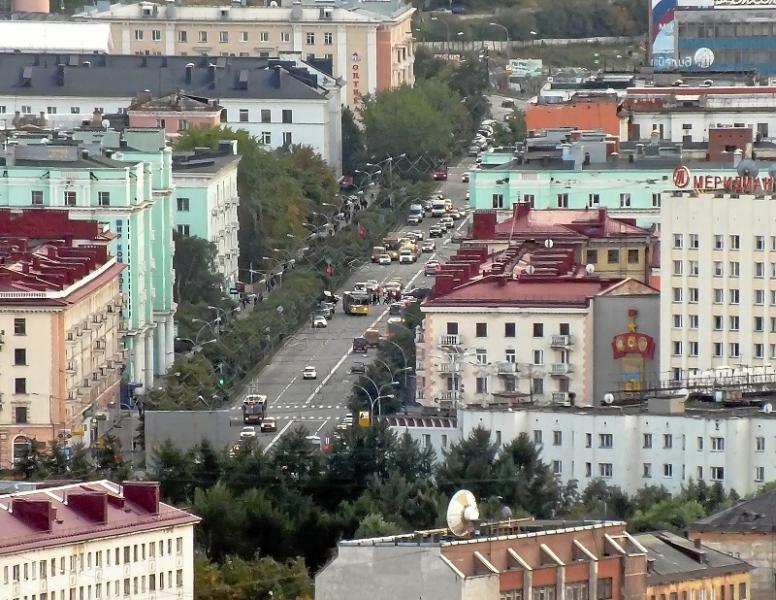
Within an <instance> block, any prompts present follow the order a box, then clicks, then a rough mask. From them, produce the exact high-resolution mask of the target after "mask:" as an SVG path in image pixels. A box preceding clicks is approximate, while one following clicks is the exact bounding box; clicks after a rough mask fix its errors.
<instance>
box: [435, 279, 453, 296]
mask: <svg viewBox="0 0 776 600" xmlns="http://www.w3.org/2000/svg"><path fill="white" fill-rule="evenodd" d="M454 287H455V282H454V280H453V276H452V275H447V274H442V273H440V274H439V275H437V276H436V277H435V278H434V297H437V296H443V295H444V294H446V293H448V292H449V291H450V290H452V289H453V288H454Z"/></svg>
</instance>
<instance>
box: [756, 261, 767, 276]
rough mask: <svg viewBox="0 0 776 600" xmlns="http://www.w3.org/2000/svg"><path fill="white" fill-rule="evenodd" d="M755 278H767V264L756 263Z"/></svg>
mask: <svg viewBox="0 0 776 600" xmlns="http://www.w3.org/2000/svg"><path fill="white" fill-rule="evenodd" d="M754 276H755V277H758V278H763V277H765V263H762V262H756V263H754Z"/></svg>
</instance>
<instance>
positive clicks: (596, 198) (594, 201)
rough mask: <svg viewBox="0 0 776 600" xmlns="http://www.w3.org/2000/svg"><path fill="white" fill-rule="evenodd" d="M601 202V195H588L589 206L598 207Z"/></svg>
mask: <svg viewBox="0 0 776 600" xmlns="http://www.w3.org/2000/svg"><path fill="white" fill-rule="evenodd" d="M600 202H601V196H600V195H599V194H588V195H587V205H588V206H598V205H599V203H600Z"/></svg>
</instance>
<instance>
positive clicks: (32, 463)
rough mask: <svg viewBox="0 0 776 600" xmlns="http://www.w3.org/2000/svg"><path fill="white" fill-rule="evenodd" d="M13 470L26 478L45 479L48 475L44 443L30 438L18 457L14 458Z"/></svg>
mask: <svg viewBox="0 0 776 600" xmlns="http://www.w3.org/2000/svg"><path fill="white" fill-rule="evenodd" d="M13 470H14V472H16V474H17V475H21V476H22V477H23V478H24V479H43V478H44V477H46V475H47V470H46V459H45V454H44V446H43V444H42V443H41V442H39V441H38V440H36V439H34V438H33V439H31V440H29V442H28V443H27V444H26V445H25V446H24V450H23V451H22V452H21V455H20V456H19V457H18V459H16V460H14V466H13Z"/></svg>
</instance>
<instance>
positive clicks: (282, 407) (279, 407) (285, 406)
mask: <svg viewBox="0 0 776 600" xmlns="http://www.w3.org/2000/svg"><path fill="white" fill-rule="evenodd" d="M346 409H347V406H346V405H344V404H304V403H301V404H272V403H270V404H269V405H268V407H267V410H268V411H270V412H271V411H277V410H346ZM232 410H233V411H238V410H242V407H241V406H233V407H232Z"/></svg>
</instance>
